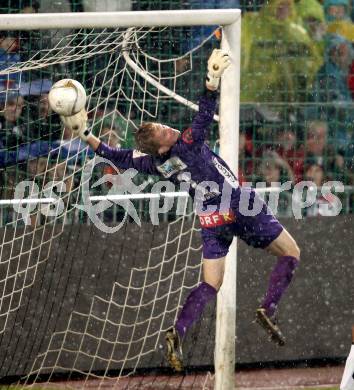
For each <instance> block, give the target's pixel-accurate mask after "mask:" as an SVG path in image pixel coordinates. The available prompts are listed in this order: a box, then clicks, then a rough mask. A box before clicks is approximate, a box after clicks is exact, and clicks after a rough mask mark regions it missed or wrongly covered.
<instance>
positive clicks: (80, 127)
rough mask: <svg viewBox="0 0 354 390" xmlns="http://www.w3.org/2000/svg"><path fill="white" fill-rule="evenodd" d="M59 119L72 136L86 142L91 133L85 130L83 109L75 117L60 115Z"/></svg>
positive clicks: (85, 122) (85, 123) (84, 111)
mask: <svg viewBox="0 0 354 390" xmlns="http://www.w3.org/2000/svg"><path fill="white" fill-rule="evenodd" d="M60 119H61V121H62V122H63V124H64V126H65V127H66V128H67V129H69V130H70V131H71V132H72V133H73V134H74V136H79V137H80V138H81V139H82V140H83V141H87V138H88V137H89V135H90V134H91V131H90V130H88V129H87V112H86V110H85V109H84V108H83V109H82V110H81V111H79V112H78V113H77V114H75V115H71V116H62V115H61V116H60Z"/></svg>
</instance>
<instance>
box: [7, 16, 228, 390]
mask: <svg viewBox="0 0 354 390" xmlns="http://www.w3.org/2000/svg"><path fill="white" fill-rule="evenodd" d="M77 17H78V18H81V17H82V16H80V15H77ZM25 23H27V24H28V23H31V16H30V15H28V16H27V19H26V22H25ZM64 27H66V26H64ZM215 29H217V30H218V31H221V30H220V28H219V26H213V28H212V29H211V34H210V36H209V37H208V38H206V39H198V36H199V35H198V27H197V26H195V27H186V26H181V27H124V28H122V27H119V28H118V27H115V28H113V27H110V28H81V29H73V28H69V27H68V28H66V29H55V30H53V29H48V30H45V29H44V30H43V29H40V30H39V29H38V30H36V28H33V29H32V30H28V28H27V29H26V31H20V30H19V31H12V32H6V34H4V35H3V36H2V37H3V38H2V39H5V38H6V39H7V41H8V48H7V57H6V61H5V63H4V65H3V66H2V67H1V70H0V84H1V88H0V109H1V111H0V116H1V123H0V124H1V132H2V133H1V138H0V165H1V171H0V175H1V183H2V184H1V191H2V196H1V199H2V200H1V205H0V207H1V209H0V223H1V229H0V231H1V233H0V256H1V260H0V350H1V353H0V360H1V363H0V371H1V373H0V376H1V377H2V378H10V379H11V378H12V380H10V379H9V381H10V382H11V381H12V382H18V383H21V384H33V383H39V382H45V383H46V384H47V385H50V386H54V385H55V383H57V381H58V379H61V378H65V379H66V380H67V381H68V382H67V387H68V388H70V387H72V388H77V387H78V386H82V387H84V386H85V385H86V383H87V381H88V380H92V379H94V380H95V381H96V382H95V388H101V387H103V386H104V385H105V384H106V382H109V383H112V381H113V383H116V382H117V381H119V380H120V378H122V377H125V376H128V375H131V374H134V373H137V372H139V370H141V369H153V368H157V367H166V363H165V360H164V355H165V351H164V349H163V344H164V333H165V331H166V330H167V329H168V328H169V327H170V326H171V325H172V324H173V323H174V321H175V319H176V316H177V313H178V310H179V309H180V308H181V306H182V304H183V302H184V300H185V298H186V296H187V294H188V292H190V290H191V289H192V288H194V287H195V286H196V285H197V284H198V283H199V280H200V277H201V275H200V271H201V269H200V265H201V251H200V238H199V225H198V224H197V223H196V218H195V214H194V213H193V210H192V206H191V201H190V200H189V199H188V197H186V196H185V194H184V193H181V189H180V188H174V187H173V185H172V184H171V183H170V184H166V183H164V184H163V185H161V183H158V182H157V178H155V177H150V176H146V175H145V176H144V175H141V174H136V172H131V171H126V172H121V171H119V170H118V169H117V168H116V167H114V166H113V165H112V164H110V163H109V162H107V161H105V160H104V159H102V158H98V157H97V156H96V157H95V156H94V154H93V153H92V151H90V150H89V148H87V147H86V145H84V144H83V143H82V142H80V140H79V139H78V138H73V137H72V136H71V134H69V133H68V132H66V131H65V130H64V129H62V126H61V124H60V120H59V117H58V116H57V115H56V114H54V113H52V112H51V111H50V109H49V107H48V91H49V89H50V87H51V85H52V84H53V82H55V81H57V80H59V79H62V78H73V79H76V80H78V81H80V82H81V83H82V84H83V85H84V86H85V89H86V91H87V94H88V103H87V110H88V117H89V126H90V128H91V129H92V131H93V133H94V134H95V135H97V136H99V137H100V138H101V139H102V140H103V141H105V142H106V143H108V144H109V145H111V146H116V147H127V148H130V147H134V141H133V131H134V129H136V128H137V127H138V126H139V125H140V124H141V123H142V122H144V121H159V122H163V123H165V124H167V125H170V126H172V127H175V128H178V129H181V130H182V129H185V128H187V127H188V126H189V125H190V123H191V118H192V116H193V114H194V111H195V109H196V108H197V106H196V102H197V99H198V95H199V94H200V93H201V91H202V89H203V83H204V74H205V70H206V69H205V68H206V60H207V57H208V55H209V53H210V50H211V49H212V48H213V47H218V46H219V45H220V42H219V41H218V39H220V34H215V33H214V30H215ZM216 36H218V37H219V38H217V37H216ZM218 119H219V118H218V117H215V126H213V128H212V130H211V135H210V144H211V145H210V146H211V147H213V146H214V144H215V147H216V148H217V147H218V146H217V145H219V142H217V139H218V126H217V121H218ZM213 312H214V310H213V308H210V309H209V311H207V312H206V314H205V316H204V317H203V320H202V321H203V325H202V326H201V327H200V329H199V330H198V333H197V334H196V333H195V332H194V333H193V332H191V334H190V335H189V336H188V337H189V338H190V342H188V341H187V347H186V348H185V351H184V355H185V360H186V365H187V366H188V365H190V366H192V365H194V366H203V365H204V366H209V365H211V364H212V363H213V348H214V347H213V344H214V340H213V338H210V334H211V333H210V332H211V329H213V328H214V325H215V324H214V320H215V315H214V314H213ZM208 335H209V336H208ZM206 339H207V340H208V342H207V343H206V342H205V340H206ZM13 378H15V379H13ZM78 378H79V379H81V385H78V384H77V383H76V384H74V382H73V381H74V379H78Z"/></svg>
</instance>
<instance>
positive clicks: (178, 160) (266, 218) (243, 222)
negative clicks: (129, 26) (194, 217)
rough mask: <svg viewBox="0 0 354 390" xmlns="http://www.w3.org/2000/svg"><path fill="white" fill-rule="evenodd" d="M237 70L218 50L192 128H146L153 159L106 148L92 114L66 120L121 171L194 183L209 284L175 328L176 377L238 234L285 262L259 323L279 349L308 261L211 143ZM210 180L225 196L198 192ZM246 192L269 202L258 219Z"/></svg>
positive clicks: (141, 147) (171, 346) (143, 147)
mask: <svg viewBox="0 0 354 390" xmlns="http://www.w3.org/2000/svg"><path fill="white" fill-rule="evenodd" d="M229 64H230V59H229V56H228V54H227V53H225V52H224V51H222V50H217V49H216V50H214V51H213V53H212V55H211V56H210V58H209V60H208V74H207V79H206V90H205V93H204V94H203V95H202V96H201V97H200V101H199V112H198V113H197V114H196V115H195V118H194V120H193V123H192V125H191V127H190V128H189V129H187V130H185V131H184V132H183V133H180V132H179V131H178V130H175V129H173V128H170V127H168V126H164V125H162V124H160V123H150V122H149V123H143V124H142V125H141V126H140V127H139V129H138V130H137V132H136V134H135V138H136V144H137V149H138V151H139V152H142V153H145V155H144V154H141V153H137V152H136V151H135V150H132V149H118V148H111V147H109V146H108V145H106V144H104V143H103V142H101V141H100V140H99V139H98V138H96V137H95V136H93V135H92V134H91V133H90V130H89V129H87V127H86V120H87V115H86V112H85V111H84V110H83V111H81V112H80V113H78V114H76V115H74V116H71V117H63V118H62V121H63V123H64V125H65V126H66V127H67V128H69V129H71V130H72V131H73V132H74V134H75V135H78V136H79V137H80V138H81V139H82V140H84V141H86V142H87V143H88V144H89V145H90V146H91V147H92V149H93V150H94V151H95V152H96V153H97V154H98V155H100V156H103V157H105V158H107V159H109V160H111V161H112V162H113V163H114V164H115V165H116V166H117V167H118V168H121V169H128V168H135V169H136V170H138V171H140V172H143V173H147V174H150V175H159V176H161V177H164V178H167V179H168V180H170V181H172V182H173V183H175V184H180V183H181V181H184V182H186V181H187V182H189V183H190V195H191V196H192V197H193V198H194V199H195V200H196V201H197V202H198V201H199V202H201V203H200V204H201V205H202V207H200V209H201V210H198V211H197V212H198V215H199V218H200V222H201V226H202V241H203V282H202V283H201V284H200V285H199V286H198V287H197V288H195V289H194V290H193V291H192V292H191V293H190V294H189V296H188V297H187V299H186V302H185V303H184V306H183V308H182V310H181V311H180V313H179V315H178V318H177V321H176V323H175V325H174V326H173V327H172V328H171V329H170V330H168V331H167V333H166V342H167V347H168V355H167V358H168V361H169V363H170V365H171V366H172V367H173V368H174V369H175V370H176V371H180V370H182V368H183V362H182V353H181V341H182V340H183V338H184V336H185V334H186V332H187V331H188V329H189V328H190V327H191V325H192V324H193V323H194V322H195V321H197V320H198V319H199V318H200V316H201V314H202V312H203V309H204V307H205V306H206V305H207V304H208V303H209V302H211V301H213V300H214V299H215V298H216V295H217V293H218V291H219V289H220V287H221V284H222V281H223V275H224V264H225V256H226V254H227V253H228V249H229V246H230V245H231V242H232V239H233V236H238V237H239V238H241V239H242V240H244V241H245V242H246V243H247V244H248V245H251V246H253V247H255V248H262V249H266V250H267V251H268V252H270V253H272V254H273V255H275V256H276V257H277V262H276V265H275V267H274V269H273V271H272V273H271V276H270V280H269V286H268V289H267V292H266V295H265V297H264V299H263V302H262V304H261V306H260V307H259V308H258V309H257V310H256V321H257V322H258V323H259V324H260V325H261V326H262V327H263V328H264V329H265V330H266V331H267V332H268V334H269V336H270V339H271V340H272V341H274V342H275V343H277V344H278V345H283V344H284V342H285V339H284V336H283V335H282V333H281V331H280V329H279V327H278V325H277V324H276V322H275V319H274V315H275V311H276V308H277V306H278V303H279V301H280V298H281V297H282V295H283V294H284V292H285V290H286V289H287V287H288V286H289V284H290V282H291V279H292V277H293V273H294V271H295V268H296V267H297V265H298V262H299V257H300V251H299V248H298V246H297V245H296V243H295V241H294V239H293V238H292V237H291V235H290V234H289V233H288V232H287V231H286V230H285V229H284V228H283V226H282V225H281V224H280V223H279V222H278V221H277V219H276V218H275V217H274V216H273V215H272V213H271V212H270V211H269V209H268V208H267V206H266V204H265V203H264V202H263V201H262V200H261V199H260V198H259V197H258V196H257V194H256V193H255V191H254V190H253V189H251V188H245V187H240V186H239V184H238V180H237V178H236V176H235V175H234V174H233V173H232V172H231V171H230V169H229V167H228V166H227V164H226V163H225V162H224V161H223V160H222V159H221V158H220V157H219V156H218V155H216V154H214V153H213V152H212V151H211V150H210V149H209V147H208V145H207V144H206V143H205V137H206V133H207V129H208V126H209V125H210V124H211V122H212V120H213V115H214V113H215V109H216V97H217V92H216V91H217V89H218V86H219V82H220V78H221V76H222V74H223V72H224V71H225V69H226V68H227V67H228V66H229ZM235 109H236V108H235ZM205 181H208V182H214V183H216V184H217V185H218V187H219V190H217V189H213V190H210V191H207V190H204V191H198V184H199V183H202V182H205ZM225 191H229V193H230V199H231V200H230V202H229V204H228V207H227V209H225V207H223V209H222V208H221V203H222V192H223V193H224V192H225ZM242 193H243V195H245V193H246V195H249V199H250V203H251V205H252V204H255V203H257V202H258V204H259V202H260V203H261V211H260V212H259V213H258V215H255V216H245V215H243V214H242V212H241V211H242V208H241V207H240V200H242V197H241V194H242ZM210 205H213V206H215V207H214V209H216V211H214V212H213V213H212V214H211V215H210V214H209V215H203V209H205V208H206V207H207V206H210ZM247 208H248V207H247ZM235 283H236V281H235Z"/></svg>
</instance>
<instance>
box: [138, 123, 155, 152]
mask: <svg viewBox="0 0 354 390" xmlns="http://www.w3.org/2000/svg"><path fill="white" fill-rule="evenodd" d="M155 128H156V127H155V123H153V122H144V123H142V124H141V125H140V126H139V128H138V130H137V131H136V132H135V134H134V136H135V143H136V148H137V149H138V150H139V151H140V152H142V153H147V154H151V155H153V156H156V155H158V154H159V148H160V145H159V143H158V141H156V139H155V137H154V135H155Z"/></svg>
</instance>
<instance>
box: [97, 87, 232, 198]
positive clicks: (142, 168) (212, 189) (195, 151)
mask: <svg viewBox="0 0 354 390" xmlns="http://www.w3.org/2000/svg"><path fill="white" fill-rule="evenodd" d="M215 108H216V93H215V92H211V91H207V92H206V93H205V94H204V95H202V96H201V97H200V100H199V111H198V113H197V114H196V115H195V117H194V119H193V122H192V126H191V127H190V128H188V129H187V130H185V131H184V132H183V133H182V134H181V136H180V137H179V139H178V140H177V142H176V143H175V144H174V145H173V147H172V148H171V149H170V150H169V151H168V152H167V153H165V154H163V155H160V156H158V157H153V156H150V155H139V153H137V152H136V151H134V150H132V149H117V148H111V147H109V146H107V145H106V144H104V143H102V142H101V144H100V145H99V147H98V149H97V150H96V153H97V154H99V155H100V156H102V157H105V158H107V159H108V160H111V161H112V162H113V163H114V164H115V165H116V166H117V167H118V168H122V169H128V168H135V169H136V170H137V171H139V172H142V173H146V174H150V175H159V176H161V177H163V178H165V179H167V180H169V181H171V182H173V183H174V184H176V185H181V183H182V182H185V183H187V184H189V189H188V190H189V193H190V195H191V196H192V197H193V198H194V197H195V196H196V197H197V198H198V199H199V200H200V201H202V202H203V203H206V204H210V203H212V204H217V203H218V202H219V201H220V199H221V192H222V191H223V190H225V189H226V188H228V193H229V194H231V196H232V197H235V195H236V193H237V191H238V190H239V183H238V180H237V178H236V176H235V175H234V174H233V173H232V172H231V170H230V168H229V167H228V166H227V164H226V163H225V161H224V160H223V159H222V158H220V157H219V156H218V155H217V154H215V153H214V152H212V151H211V150H210V148H209V146H208V145H207V144H206V143H205V137H206V134H207V130H208V127H209V125H210V124H211V122H212V121H213V116H214V113H215ZM203 182H204V183H203ZM205 182H213V184H212V185H208V183H205ZM201 183H202V184H201ZM187 187H188V186H187ZM183 188H186V186H183ZM196 189H197V191H196Z"/></svg>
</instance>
